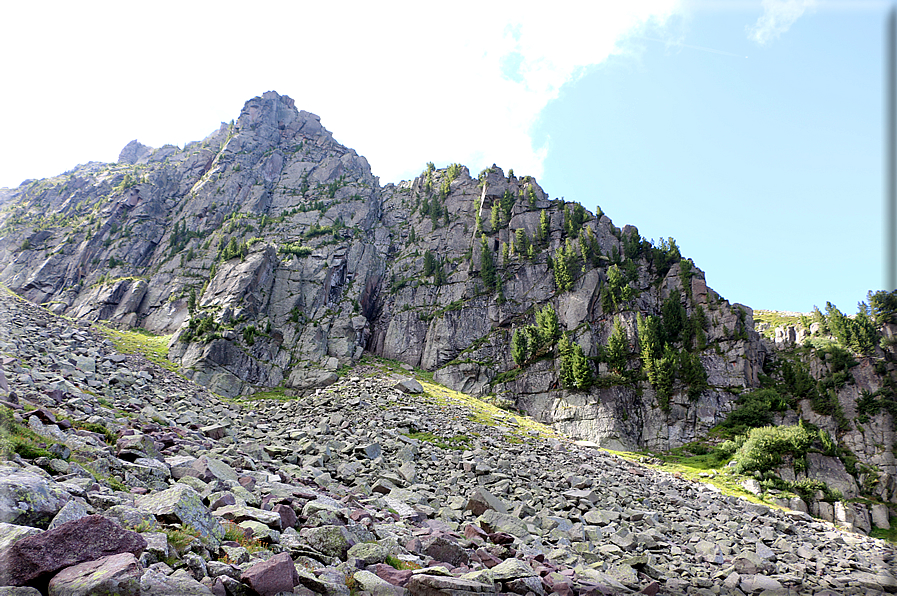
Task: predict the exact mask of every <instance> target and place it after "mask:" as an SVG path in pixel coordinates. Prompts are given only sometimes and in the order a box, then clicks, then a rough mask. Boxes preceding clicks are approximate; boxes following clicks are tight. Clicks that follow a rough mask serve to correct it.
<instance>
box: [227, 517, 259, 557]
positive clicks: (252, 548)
mask: <svg viewBox="0 0 897 596" xmlns="http://www.w3.org/2000/svg"><path fill="white" fill-rule="evenodd" d="M223 525H224V540H230V541H232V542H236V543H237V544H239V545H240V546H242V547H243V548H245V549H246V552H248V553H249V554H252V553H257V552H258V551H261V550H266V549H267V547H266V546H265V545H264V543H262V541H261V540H259V539H258V538H247V537H246V533H245V532H244V531H243V528H241V527H240V526H238V525H237V524H235V523H234V522H231V521H225V522H223Z"/></svg>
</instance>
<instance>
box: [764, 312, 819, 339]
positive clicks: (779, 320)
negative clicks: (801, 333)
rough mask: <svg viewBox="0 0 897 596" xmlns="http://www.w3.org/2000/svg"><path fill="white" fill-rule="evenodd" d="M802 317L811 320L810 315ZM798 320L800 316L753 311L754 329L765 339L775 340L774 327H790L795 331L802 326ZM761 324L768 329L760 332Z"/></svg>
mask: <svg viewBox="0 0 897 596" xmlns="http://www.w3.org/2000/svg"><path fill="white" fill-rule="evenodd" d="M804 317H805V318H806V319H807V320H810V319H811V315H810V314H805V315H804ZM800 318H801V315H799V314H796V315H793V314H790V313H786V312H782V311H778V310H755V311H754V328H755V329H756V330H757V331H759V333H761V334H762V335H763V337H766V338H768V339H775V336H776V327H787V326H789V325H790V326H792V327H794V328H795V329H798V328H800V327H802V326H803V325H802V324H801V320H800ZM763 324H766V325H768V327H767V328H765V329H763V331H760V327H761V326H762V325H763Z"/></svg>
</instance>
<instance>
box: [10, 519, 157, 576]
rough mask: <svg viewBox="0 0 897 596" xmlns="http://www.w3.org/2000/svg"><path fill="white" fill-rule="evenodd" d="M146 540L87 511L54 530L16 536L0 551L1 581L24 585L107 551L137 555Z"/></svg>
mask: <svg viewBox="0 0 897 596" xmlns="http://www.w3.org/2000/svg"><path fill="white" fill-rule="evenodd" d="M144 548H146V540H144V539H143V537H142V536H141V535H140V534H138V533H137V532H131V531H130V530H125V529H124V528H122V527H121V526H119V525H118V524H116V523H115V522H112V521H110V520H108V519H106V518H105V517H103V516H102V515H88V516H87V517H82V518H80V519H77V520H75V521H72V522H69V523H67V524H63V525H61V526H59V527H58V528H56V529H55V530H48V531H46V532H43V533H42V534H38V535H35V536H29V537H27V538H23V539H22V540H19V541H18V542H16V543H15V544H13V545H12V546H11V547H9V548H7V549H6V550H4V551H3V552H0V584H3V585H10V586H24V585H27V584H33V583H39V582H41V581H43V580H45V579H49V577H50V576H51V575H53V574H54V573H56V572H57V571H59V570H60V569H64V568H66V567H71V566H72V565H77V564H79V563H84V562H86V561H94V560H96V559H100V558H102V557H107V556H109V555H117V554H121V553H131V554H133V555H139V554H140V553H141V552H143V549H144Z"/></svg>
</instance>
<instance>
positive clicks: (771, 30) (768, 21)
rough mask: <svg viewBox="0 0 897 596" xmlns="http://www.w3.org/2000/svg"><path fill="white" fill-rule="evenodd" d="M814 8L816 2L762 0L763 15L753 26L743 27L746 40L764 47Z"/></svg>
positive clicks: (804, 0) (806, 0) (805, 0)
mask: <svg viewBox="0 0 897 596" xmlns="http://www.w3.org/2000/svg"><path fill="white" fill-rule="evenodd" d="M816 6H817V2H816V0H763V14H762V15H760V18H759V19H757V22H756V23H754V25H753V26H750V25H749V26H747V27H745V30H746V31H747V34H748V39H750V40H752V41H755V42H757V43H758V44H760V45H761V46H764V45H766V44H768V43H769V42H771V41H773V40H774V39H776V38H778V37H779V36H781V35H782V34H783V33H785V32H786V31H788V29H790V28H791V25H793V24H794V23H795V21H797V19H799V18H800V17H801V15H803V14H804V12H806V11H807V10H810V11H813V10H815V8H816Z"/></svg>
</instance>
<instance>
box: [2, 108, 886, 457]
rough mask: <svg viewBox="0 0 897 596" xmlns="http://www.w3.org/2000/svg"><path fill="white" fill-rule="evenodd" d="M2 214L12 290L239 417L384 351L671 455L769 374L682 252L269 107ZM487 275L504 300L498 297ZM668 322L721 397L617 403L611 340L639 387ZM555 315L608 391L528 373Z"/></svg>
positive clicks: (510, 179)
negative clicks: (134, 336)
mask: <svg viewBox="0 0 897 596" xmlns="http://www.w3.org/2000/svg"><path fill="white" fill-rule="evenodd" d="M0 203H2V204H3V205H5V210H4V211H2V212H0V229H2V230H4V233H3V235H2V237H0V263H2V264H3V265H2V266H0V282H2V283H5V284H7V285H8V286H9V287H11V288H12V289H13V290H15V291H17V292H19V293H20V294H22V295H24V296H25V297H27V298H28V299H29V300H32V301H34V302H38V303H46V304H48V306H49V307H50V308H51V309H52V310H53V311H55V312H57V313H65V314H67V315H72V316H76V317H80V318H84V319H89V320H107V321H111V323H112V324H113V325H116V326H119V327H124V328H127V327H143V328H146V329H148V330H150V331H152V332H155V333H162V334H173V337H172V340H171V342H170V344H169V357H170V358H171V359H173V360H174V361H176V362H178V363H179V364H180V365H181V366H182V368H183V370H184V374H186V375H187V376H188V377H189V378H191V379H192V380H194V381H196V382H197V383H200V384H202V385H204V386H205V387H207V388H209V389H210V390H212V391H214V392H216V393H218V394H220V395H224V396H227V397H234V396H238V395H246V394H250V393H253V392H255V391H258V390H262V389H267V388H274V387H278V388H282V389H283V390H285V391H287V392H292V393H303V392H306V391H309V390H314V389H316V388H319V387H321V386H324V385H327V384H330V383H333V382H334V381H335V380H336V379H337V378H338V376H337V374H336V371H337V370H338V369H339V368H340V367H342V366H347V365H351V364H353V363H357V362H358V361H359V359H360V358H361V356H362V354H363V353H364V352H365V350H367V351H369V352H371V353H374V354H377V355H381V356H385V357H387V358H392V359H396V360H399V361H402V362H404V363H407V364H410V365H412V366H419V367H422V368H424V369H426V370H428V371H433V372H434V376H435V379H436V380H437V381H439V382H441V383H443V384H446V385H448V386H449V387H452V388H455V389H458V390H462V391H465V392H468V393H472V394H474V395H489V394H494V395H495V396H496V397H497V399H498V400H499V401H500V402H501V403H503V404H505V405H507V406H509V407H515V408H518V409H522V410H524V411H526V412H528V413H530V414H532V415H533V416H535V417H536V418H538V419H539V420H541V421H544V422H548V423H551V424H554V425H556V427H557V428H559V429H562V430H563V431H565V432H567V433H569V434H570V435H573V436H575V437H577V438H583V439H589V440H593V441H595V442H597V443H599V444H601V445H603V446H607V447H615V448H624V447H625V448H651V449H668V448H671V447H676V446H680V445H682V444H685V443H688V442H690V441H693V440H695V439H697V438H699V437H700V436H702V435H704V434H705V433H706V432H707V431H708V430H709V429H710V428H712V427H713V426H714V425H716V424H717V423H719V422H720V421H722V420H723V419H724V418H725V416H726V414H727V413H728V412H729V411H731V410H732V409H733V407H734V406H735V404H734V402H735V399H736V397H737V395H738V394H739V393H740V392H741V391H742V390H744V389H750V388H754V387H757V386H758V385H759V376H758V375H759V374H760V372H761V370H762V366H763V362H764V359H765V354H766V350H765V348H764V346H763V344H761V342H760V340H759V337H758V335H757V334H756V333H755V332H754V331H753V320H752V311H751V309H750V308H748V307H746V306H743V305H738V304H730V303H729V302H727V301H726V300H724V299H723V298H721V297H720V296H719V295H718V294H716V293H715V292H714V291H713V290H712V289H710V288H708V287H707V285H706V282H705V279H704V273H703V272H702V271H701V270H700V269H698V268H697V267H695V266H694V265H693V264H692V263H691V262H690V261H687V260H681V259H680V256H679V254H678V250H676V251H672V250H670V251H667V252H664V251H660V250H658V248H651V247H650V246H649V243H647V242H646V241H644V239H642V238H641V237H640V236H639V234H638V230H637V229H636V228H635V227H632V226H624V227H623V228H619V227H617V226H615V225H614V224H613V222H612V221H611V220H610V219H609V218H608V217H607V216H605V215H602V214H601V213H600V212H599V213H598V214H592V213H590V212H588V211H585V210H582V211H577V205H576V204H574V203H565V202H563V201H560V200H552V199H550V198H549V196H548V194H547V193H546V192H545V191H544V190H543V189H542V188H541V187H540V186H539V185H538V184H537V182H536V181H535V180H533V179H532V178H530V177H528V176H527V177H523V178H518V177H516V176H514V175H505V173H504V172H503V171H502V170H501V169H500V168H498V167H493V168H490V169H488V170H485V171H484V172H482V173H481V174H480V175H479V176H478V177H476V178H474V177H471V175H470V172H469V171H468V170H467V168H465V167H461V166H458V167H452V168H446V169H441V170H436V169H433V170H429V169H427V170H425V171H424V172H423V173H422V174H421V175H420V176H419V177H417V178H415V179H414V180H412V181H405V182H401V183H399V184H398V185H394V184H387V185H385V186H381V185H380V182H379V179H378V178H377V177H375V176H374V175H373V174H372V172H371V168H370V166H369V164H368V163H367V160H366V159H365V158H364V157H362V156H359V155H358V154H357V153H356V152H355V151H353V150H352V149H349V148H347V147H344V146H343V145H341V144H339V143H338V142H337V141H336V140H335V139H334V138H333V135H332V134H331V133H330V132H329V131H327V130H326V129H325V128H324V127H323V126H322V124H321V122H320V119H319V118H318V117H317V116H315V115H314V114H311V113H309V112H305V111H302V110H298V109H297V108H296V106H295V105H294V102H293V100H292V99H290V98H289V97H287V96H282V95H279V94H277V93H275V92H273V91H270V92H267V93H265V94H263V95H262V96H260V97H255V98H252V99H251V100H249V101H248V102H246V104H245V105H244V107H243V109H242V110H241V111H240V114H239V117H238V118H237V119H236V121H234V122H231V123H230V124H222V125H221V127H220V128H219V129H218V130H217V131H215V132H213V133H212V134H211V135H209V136H208V137H207V138H205V139H203V140H202V141H198V142H195V143H190V144H187V145H186V146H185V147H184V148H183V149H181V148H178V147H174V146H164V147H161V148H155V149H154V148H149V147H146V146H144V145H141V144H140V143H139V142H136V141H134V142H131V143H129V144H128V145H127V146H126V147H125V148H124V149H123V150H122V153H121V155H120V158H119V162H118V163H117V164H99V163H90V164H86V165H82V166H78V167H76V168H74V169H73V170H72V171H71V172H69V173H66V174H64V175H61V176H58V177H55V178H50V179H47V180H41V181H29V182H28V184H23V185H22V186H20V187H19V188H17V189H8V190H3V191H2V193H0ZM484 239H485V240H484ZM484 246H485V250H486V252H488V255H487V258H485V259H484V252H483V251H484ZM428 254H429V255H430V257H432V258H430V260H429V261H427V259H428V257H427V255H428ZM564 255H567V258H566V259H565V258H564ZM490 260H491V262H492V263H493V264H494V266H495V268H496V271H497V273H496V277H497V280H498V282H499V285H500V289H499V288H497V287H492V288H486V284H485V283H484V282H485V280H486V278H487V277H488V273H487V274H486V275H484V271H483V268H484V263H487V265H486V267H487V268H488V262H489V261H490ZM425 262H429V267H430V269H429V270H427V271H425V270H424V269H425V265H426V263H425ZM559 263H560V264H562V265H563V266H564V268H565V270H566V271H567V273H566V275H567V277H568V282H567V283H565V284H563V285H564V287H560V286H559V283H558V281H557V279H556V276H557V275H559V273H558V272H559V271H560V270H561V269H560V268H559V267H558V264H559ZM617 274H619V275H622V276H624V278H625V279H624V283H623V285H622V286H620V285H615V281H614V279H616V278H615V277H614V276H615V275H617ZM619 275H617V277H619ZM623 287H625V288H626V290H625V291H626V293H627V294H626V295H625V296H624V295H623V290H622V289H621V288H623ZM670 303H675V304H676V305H678V307H679V308H680V309H681V313H682V316H683V317H686V319H687V322H693V321H695V320H697V317H698V316H699V313H703V325H702V331H701V333H702V334H703V336H704V344H703V346H702V347H700V348H696V347H694V346H695V344H696V342H697V340H680V341H678V342H674V343H675V346H674V348H675V350H676V351H677V352H682V351H686V347H685V344H686V343H688V344H689V345H691V346H692V348H691V351H692V353H693V354H694V355H695V358H696V359H697V360H698V361H699V363H700V366H701V367H703V369H704V371H705V373H706V378H707V381H706V387H703V388H698V389H694V387H691V386H690V385H688V384H686V383H685V382H684V381H683V380H682V379H681V378H677V379H675V380H674V381H673V383H672V385H671V387H670V388H669V390H668V391H667V392H666V393H665V394H664V395H659V394H658V392H657V391H656V389H655V387H654V386H653V385H652V384H650V383H648V382H646V381H644V380H642V381H633V382H622V383H621V382H619V377H617V380H616V381H615V380H614V376H613V375H612V374H611V373H612V372H613V371H611V370H609V369H608V367H607V365H605V364H603V363H599V362H598V361H599V360H600V357H601V355H602V353H603V350H604V348H605V347H606V346H607V345H608V341H609V338H610V336H611V333H612V330H613V326H614V322H615V321H619V324H620V325H621V327H622V328H623V330H624V332H625V336H626V344H627V347H626V351H627V352H628V353H629V354H628V363H627V364H626V366H625V367H624V368H625V369H627V370H629V371H635V370H638V369H639V367H640V366H641V365H640V364H639V363H638V359H637V357H636V356H637V353H638V345H639V344H638V324H637V316H638V315H641V316H644V317H647V316H657V317H660V316H661V315H664V313H665V310H664V309H665V305H669V304H670ZM545 305H551V306H552V307H553V308H554V310H555V312H556V313H557V316H558V321H559V325H560V330H561V331H563V332H565V333H567V334H568V335H569V337H570V338H571V340H572V341H574V342H576V343H577V344H578V345H580V346H581V347H582V349H583V353H584V356H585V357H586V358H587V359H592V362H591V364H589V366H590V367H591V369H592V371H593V373H594V374H595V375H596V376H602V377H603V378H604V379H603V381H602V382H600V383H597V384H596V385H594V386H593V387H592V388H591V389H589V390H587V391H568V390H564V389H563V387H562V385H561V383H560V378H559V366H558V363H559V359H558V356H557V353H556V350H548V351H547V353H544V352H543V354H541V356H543V357H542V358H533V359H532V360H531V361H530V362H528V363H527V364H526V365H525V366H524V367H521V368H518V367H517V364H516V363H515V362H514V361H513V359H512V357H511V350H510V343H511V340H512V337H513V333H514V331H515V330H519V329H521V328H523V327H525V326H526V325H532V324H533V323H534V313H535V312H536V311H537V310H540V309H542V308H543V307H544V306H545ZM667 310H668V309H667ZM689 324H692V323H689ZM618 372H619V371H618ZM858 440H859V439H858ZM860 442H861V443H862V441H860ZM863 445H865V443H863ZM858 450H862V445H861V446H860V448H858ZM885 463H887V462H885ZM876 465H878V464H876Z"/></svg>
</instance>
